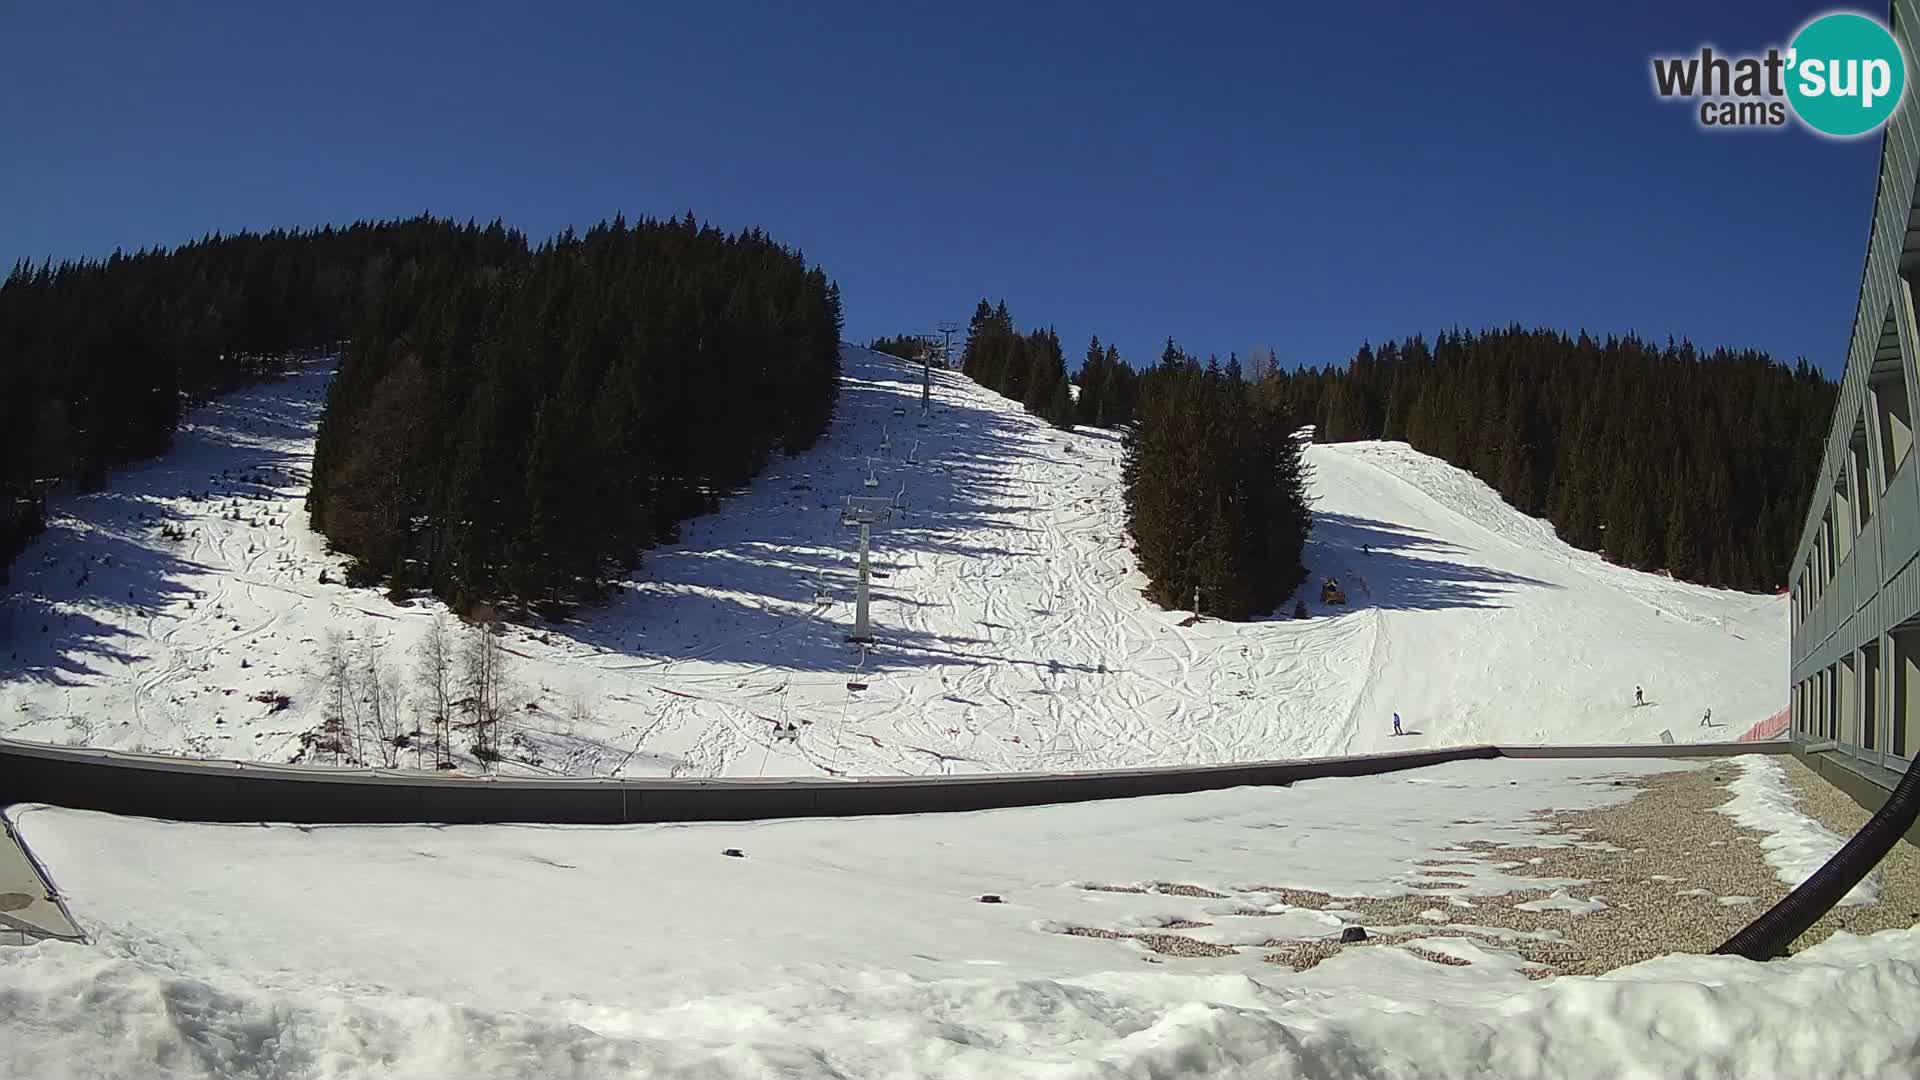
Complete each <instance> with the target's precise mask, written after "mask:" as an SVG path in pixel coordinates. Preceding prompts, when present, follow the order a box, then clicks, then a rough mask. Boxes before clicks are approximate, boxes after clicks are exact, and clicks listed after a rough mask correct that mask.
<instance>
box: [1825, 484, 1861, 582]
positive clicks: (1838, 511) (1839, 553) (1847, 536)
mask: <svg viewBox="0 0 1920 1080" xmlns="http://www.w3.org/2000/svg"><path fill="white" fill-rule="evenodd" d="M1827 528H1828V529H1829V530H1831V531H1832V533H1833V548H1834V550H1833V561H1834V565H1836V566H1838V565H1840V564H1842V563H1845V562H1846V561H1847V556H1848V555H1851V554H1853V536H1854V533H1855V532H1856V531H1857V530H1856V529H1855V528H1854V524H1853V504H1852V502H1850V501H1849V500H1848V498H1847V467H1846V466H1845V465H1842V466H1840V475H1839V476H1836V477H1834V479H1833V518H1832V520H1831V521H1829V522H1828V523H1827Z"/></svg>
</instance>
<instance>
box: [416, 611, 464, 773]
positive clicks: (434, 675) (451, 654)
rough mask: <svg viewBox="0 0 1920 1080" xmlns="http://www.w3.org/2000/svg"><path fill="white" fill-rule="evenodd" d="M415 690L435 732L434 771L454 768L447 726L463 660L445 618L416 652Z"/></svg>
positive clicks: (438, 620) (430, 628)
mask: <svg viewBox="0 0 1920 1080" xmlns="http://www.w3.org/2000/svg"><path fill="white" fill-rule="evenodd" d="M415 656H416V658H417V663H416V666H415V667H414V680H415V686H416V688H417V689H418V691H419V697H418V698H417V699H416V700H417V701H418V702H419V709H420V711H421V712H422V713H423V714H424V715H425V718H426V721H427V724H429V725H431V726H432V728H433V767H434V768H436V769H447V768H451V767H452V766H453V750H452V747H450V746H449V745H448V743H447V725H448V724H449V722H450V721H451V720H452V717H453V699H454V695H455V693H456V692H457V691H458V689H459V687H458V679H459V670H458V664H459V657H458V656H457V655H456V650H455V646H454V640H453V628H452V627H451V626H450V625H449V623H448V620H447V617H446V616H445V615H438V616H435V617H434V620H433V622H432V623H431V624H430V625H429V626H428V627H427V636H426V637H425V638H423V639H421V642H420V645H419V647H418V648H417V649H416V650H415Z"/></svg>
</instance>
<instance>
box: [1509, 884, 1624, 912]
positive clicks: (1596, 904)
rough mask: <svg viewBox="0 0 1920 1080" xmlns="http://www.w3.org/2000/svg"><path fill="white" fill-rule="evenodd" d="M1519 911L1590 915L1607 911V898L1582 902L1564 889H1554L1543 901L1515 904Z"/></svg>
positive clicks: (1601, 897) (1602, 897) (1600, 897)
mask: <svg viewBox="0 0 1920 1080" xmlns="http://www.w3.org/2000/svg"><path fill="white" fill-rule="evenodd" d="M1514 907H1517V908H1519V909H1520V910H1521V911H1565V912H1570V913H1572V914H1574V915H1591V914H1593V913H1594V912H1596V911H1605V910H1607V898H1606V897H1604V896H1596V897H1593V898H1592V899H1589V900H1582V899H1580V898H1579V897H1577V896H1572V895H1569V894H1568V892H1567V890H1565V889H1555V890H1553V893H1552V894H1551V895H1549V896H1548V897H1546V898H1545V899H1543V900H1526V901H1522V902H1521V903H1518V904H1515V905H1514Z"/></svg>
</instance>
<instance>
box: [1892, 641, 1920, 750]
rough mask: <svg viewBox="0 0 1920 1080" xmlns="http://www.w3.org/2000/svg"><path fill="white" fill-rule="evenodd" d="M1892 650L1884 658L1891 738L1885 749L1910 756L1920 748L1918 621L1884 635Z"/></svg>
mask: <svg viewBox="0 0 1920 1080" xmlns="http://www.w3.org/2000/svg"><path fill="white" fill-rule="evenodd" d="M1888 637H1889V638H1890V639H1891V644H1892V646H1893V650H1892V653H1891V655H1889V656H1888V657H1887V665H1888V666H1889V667H1890V668H1891V669H1892V670H1891V671H1889V672H1888V674H1889V675H1891V676H1892V679H1891V680H1890V681H1891V683H1892V685H1891V687H1890V688H1889V690H1888V693H1887V715H1888V719H1889V721H1890V724H1889V728H1890V732H1891V737H1890V738H1889V739H1888V742H1889V743H1891V745H1890V746H1889V747H1888V749H1890V750H1892V751H1893V752H1894V753H1896V754H1898V755H1900V756H1901V757H1912V756H1913V752H1914V750H1915V748H1916V747H1920V622H1916V623H1908V624H1907V625H1905V626H1901V627H1896V628H1895V629H1894V631H1893V632H1892V633H1891V634H1889V635H1888Z"/></svg>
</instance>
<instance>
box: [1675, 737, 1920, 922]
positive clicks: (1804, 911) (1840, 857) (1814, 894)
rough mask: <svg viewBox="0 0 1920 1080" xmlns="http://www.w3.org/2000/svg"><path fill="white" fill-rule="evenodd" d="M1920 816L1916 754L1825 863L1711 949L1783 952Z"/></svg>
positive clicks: (1919, 760)
mask: <svg viewBox="0 0 1920 1080" xmlns="http://www.w3.org/2000/svg"><path fill="white" fill-rule="evenodd" d="M1916 818H1920V755H1915V756H1914V759H1913V764H1911V765H1909V766H1907V774H1906V775H1905V776H1903V777H1901V778H1900V783H1899V784H1898V785H1896V786H1895V787H1894V789H1893V794H1892V795H1890V796H1888V798H1887V801H1886V803H1885V805H1883V806H1881V807H1880V809H1879V810H1878V811H1876V812H1875V813H1874V815H1873V817H1871V818H1869V819H1867V823H1866V824H1865V825H1862V826H1861V827H1860V831H1859V832H1858V833H1855V834H1854V837H1853V839H1851V840H1849V841H1847V844H1846V846H1845V847H1843V848H1841V849H1840V850H1839V851H1838V852H1836V853H1835V854H1834V856H1833V858H1831V859H1828V860H1827V863H1826V865H1825V866H1822V867H1821V868H1820V869H1818V870H1815V871H1814V872H1813V876H1812V877H1809V878H1808V879H1807V880H1805V881H1803V882H1801V883H1800V887H1799V888H1797V889H1795V890H1793V891H1792V892H1790V893H1788V894H1787V896H1786V899H1784V900H1782V901H1780V902H1779V903H1777V904H1775V905H1773V907H1771V908H1769V909H1768V910H1767V913H1766V914H1765V915H1762V916H1760V917H1759V918H1757V919H1755V920H1753V921H1752V922H1751V923H1748V924H1747V927H1746V929H1744V930H1742V931H1740V932H1739V933H1737V934H1735V935H1733V936H1732V937H1730V938H1728V939H1727V942H1726V944H1724V945H1722V946H1720V947H1719V948H1717V949H1715V950H1713V951H1714V952H1715V953H1716V954H1721V955H1734V956H1744V957H1746V958H1747V959H1749V960H1771V959H1773V958H1775V957H1778V956H1785V955H1786V954H1787V946H1789V945H1791V944H1793V942H1794V939H1795V938H1798V937H1799V936H1800V935H1801V934H1804V933H1806V932H1807V927H1809V926H1812V925H1813V924H1814V923H1816V922H1819V921H1820V917H1821V916H1822V915H1825V914H1826V913H1827V912H1829V911H1831V910H1833V905H1835V904H1837V903H1839V902H1840V898H1841V897H1843V896H1845V895H1847V891H1848V890H1850V889H1852V888H1853V887H1854V886H1855V885H1858V884H1860V879H1861V878H1864V877H1866V876H1867V873H1868V871H1870V870H1872V869H1873V868H1874V867H1876V866H1878V865H1880V860H1881V859H1884V858H1886V856H1887V852H1889V851H1892V850H1893V845H1895V844H1897V843H1899V842H1900V838H1901V837H1902V836H1905V835H1906V834H1907V830H1909V829H1911V828H1913V823H1914V820H1915V819H1916Z"/></svg>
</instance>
